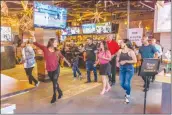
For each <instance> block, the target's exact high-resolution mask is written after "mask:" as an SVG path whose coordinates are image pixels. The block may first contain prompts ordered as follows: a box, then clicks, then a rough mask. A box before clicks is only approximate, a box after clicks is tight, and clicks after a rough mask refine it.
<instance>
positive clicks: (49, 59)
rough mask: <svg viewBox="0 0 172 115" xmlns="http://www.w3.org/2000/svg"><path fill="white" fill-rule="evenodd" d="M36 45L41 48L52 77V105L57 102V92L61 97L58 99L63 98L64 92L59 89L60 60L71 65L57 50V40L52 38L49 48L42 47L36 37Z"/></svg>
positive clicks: (49, 74)
mask: <svg viewBox="0 0 172 115" xmlns="http://www.w3.org/2000/svg"><path fill="white" fill-rule="evenodd" d="M33 41H34V43H33V44H34V45H35V46H37V47H39V48H40V49H41V50H42V51H43V53H44V58H45V61H46V70H47V71H48V76H49V77H50V79H51V81H52V83H53V97H52V100H51V103H54V102H56V91H58V93H59V96H58V99H60V98H61V97H62V96H63V93H62V90H61V89H60V87H59V84H58V77H59V69H60V66H59V65H60V64H59V58H63V59H64V61H65V62H66V63H67V64H68V65H69V66H71V65H70V63H69V62H68V61H67V60H66V58H65V57H64V56H63V55H62V54H61V52H60V51H58V50H57V48H56V47H57V45H58V43H57V40H56V39H55V38H51V39H49V41H48V45H47V47H46V46H44V45H41V44H39V43H37V42H36V39H35V37H34V38H33Z"/></svg>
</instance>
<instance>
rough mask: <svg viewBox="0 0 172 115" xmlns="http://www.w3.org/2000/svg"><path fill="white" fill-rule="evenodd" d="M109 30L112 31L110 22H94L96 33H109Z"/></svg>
mask: <svg viewBox="0 0 172 115" xmlns="http://www.w3.org/2000/svg"><path fill="white" fill-rule="evenodd" d="M111 32H112V27H111V23H110V22H106V23H97V24H96V33H97V34H104V33H111Z"/></svg>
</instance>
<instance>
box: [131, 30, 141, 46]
mask: <svg viewBox="0 0 172 115" xmlns="http://www.w3.org/2000/svg"><path fill="white" fill-rule="evenodd" d="M128 34H129V40H131V42H132V43H133V42H135V43H136V44H137V46H141V45H142V42H141V39H142V37H143V28H131V29H128Z"/></svg>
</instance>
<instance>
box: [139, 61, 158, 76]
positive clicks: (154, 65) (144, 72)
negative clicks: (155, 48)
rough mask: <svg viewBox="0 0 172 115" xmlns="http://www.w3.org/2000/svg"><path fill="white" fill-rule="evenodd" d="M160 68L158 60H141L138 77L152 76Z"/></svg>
mask: <svg viewBox="0 0 172 115" xmlns="http://www.w3.org/2000/svg"><path fill="white" fill-rule="evenodd" d="M159 66H160V60H159V59H152V58H151V59H148V58H147V59H143V62H142V65H141V70H140V72H139V75H140V76H154V75H156V74H157V73H158V71H159Z"/></svg>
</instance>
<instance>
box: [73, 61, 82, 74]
mask: <svg viewBox="0 0 172 115" xmlns="http://www.w3.org/2000/svg"><path fill="white" fill-rule="evenodd" d="M72 71H73V76H74V77H76V76H77V72H78V74H79V75H81V72H80V70H79V67H78V62H77V61H75V62H73V64H72Z"/></svg>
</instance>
